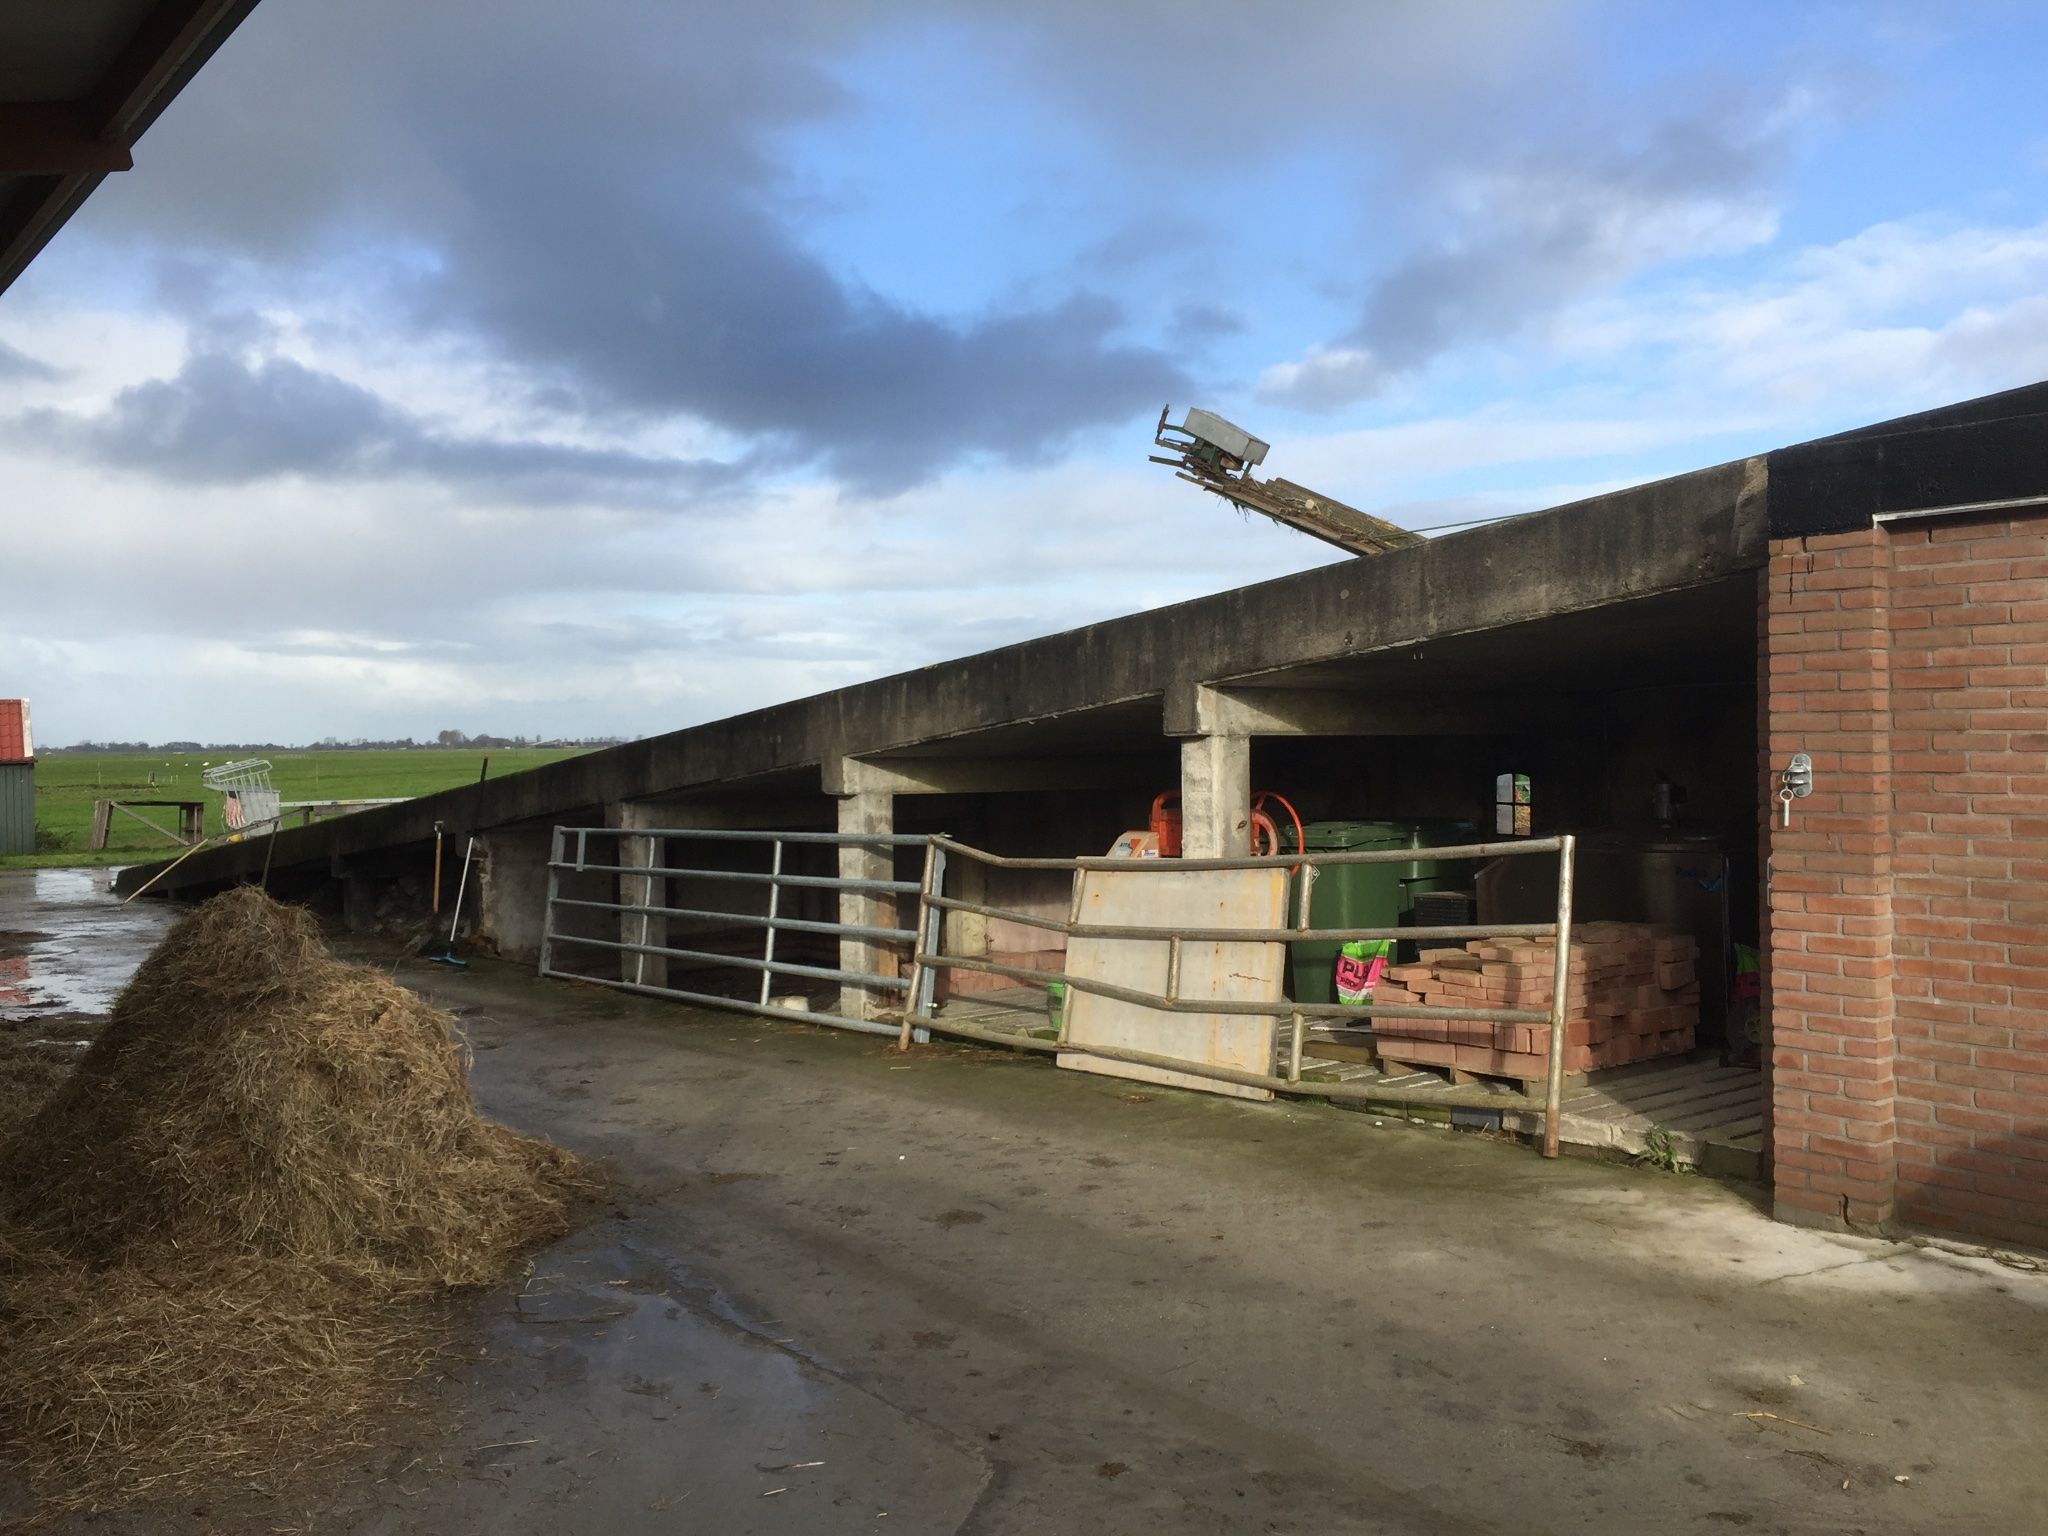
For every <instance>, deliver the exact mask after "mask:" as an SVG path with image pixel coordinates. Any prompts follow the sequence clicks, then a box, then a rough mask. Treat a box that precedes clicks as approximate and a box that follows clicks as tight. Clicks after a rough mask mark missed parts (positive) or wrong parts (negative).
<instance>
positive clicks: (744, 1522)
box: [336, 1221, 988, 1536]
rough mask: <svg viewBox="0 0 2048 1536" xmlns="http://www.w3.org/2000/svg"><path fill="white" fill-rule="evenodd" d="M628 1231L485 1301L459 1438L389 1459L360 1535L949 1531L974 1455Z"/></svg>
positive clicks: (556, 1256)
mask: <svg viewBox="0 0 2048 1536" xmlns="http://www.w3.org/2000/svg"><path fill="white" fill-rule="evenodd" d="M625 1232H626V1229H625V1227H624V1224H622V1223H618V1222H615V1221H606V1222H603V1223H600V1224H599V1226H598V1227H596V1228H595V1229H593V1230H591V1231H589V1232H586V1233H584V1234H583V1235H582V1236H580V1237H578V1238H573V1239H571V1240H570V1241H569V1242H568V1243H566V1244H564V1245H562V1246H561V1247H559V1248H557V1249H554V1250H552V1251H550V1252H549V1253H547V1254H544V1255H542V1256H541V1257H540V1259H539V1260H538V1261H537V1262H536V1264H535V1267H534V1273H533V1275H532V1276H531V1277H530V1278H529V1279H528V1281H527V1282H526V1284H525V1285H524V1286H523V1287H521V1288H520V1289H519V1290H518V1291H517V1292H516V1293H514V1294H510V1295H503V1296H500V1297H494V1298H492V1299H491V1300H490V1301H489V1302H488V1303H486V1304H485V1313H484V1317H483V1319H482V1332H483V1345H482V1349H481V1351H480V1353H479V1356H478V1359H477V1361H476V1363H475V1364H474V1365H473V1366H471V1367H469V1368H467V1369H465V1370H464V1371H463V1372H461V1373H460V1376H459V1379H458V1382H457V1384H456V1386H455V1391H456V1393H457V1395H458V1396H459V1398H460V1399H461V1400H463V1401H465V1402H467V1403H469V1404H471V1405H472V1409H471V1412H470V1413H469V1414H468V1415H466V1416H465V1417H466V1419H467V1428H466V1430H465V1432H464V1433H463V1434H462V1435H461V1436H460V1437H459V1439H458V1440H457V1441H456V1442H455V1443H453V1444H448V1445H443V1446H437V1447H433V1448H431V1449H429V1448H425V1447H420V1448H416V1449H414V1450H410V1451H400V1452H399V1453H398V1454H396V1455H395V1456H394V1457H393V1459H392V1461H391V1464H390V1469H389V1471H387V1473H386V1479H387V1480H385V1481H382V1482H381V1483H380V1485H378V1486H377V1487H375V1488H374V1489H373V1490H372V1491H371V1492H370V1497H369V1498H367V1499H366V1500H364V1501H363V1503H362V1505H359V1506H358V1507H357V1508H356V1509H353V1510H347V1511H337V1512H336V1513H340V1514H342V1515H343V1516H344V1518H343V1519H342V1521H341V1524H342V1526H343V1527H344V1528H346V1529H349V1530H351V1531H356V1532H363V1533H368V1532H380V1533H381V1532H390V1533H393V1536H396V1533H397V1532H400V1531H416V1530H421V1529H432V1530H436V1531H441V1532H446V1533H451V1536H454V1533H465V1536H466V1533H470V1532H475V1533H479V1536H481V1533H484V1532H490V1533H493V1536H501V1533H505V1532H512V1531H520V1532H523V1531H540V1530H547V1531H554V1530H567V1529H576V1530H593V1531H594V1530H603V1531H607V1532H617V1533H622V1536H633V1533H640V1532H654V1531H664V1532H666V1531H673V1530H677V1529H684V1530H715V1531H720V1532H762V1533H767V1532H789V1533H792V1536H794V1533H798V1532H803V1533H811V1532H821V1531H865V1530H883V1531H887V1530H899V1531H906V1530H951V1529H953V1528H954V1527H955V1526H956V1525H957V1524H958V1523H959V1521H960V1520H961V1519H962V1518H964V1517H965V1515H966V1514H967V1512H968V1510H970V1509H971V1508H972V1507H973V1505H974V1502H975V1500H976V1498H977V1497H978V1496H979V1493H980V1491H981V1488H982V1486H983V1484H984V1482H985V1480H986V1478H987V1475H988V1469H987V1465H986V1462H985V1461H984V1459H983V1457H982V1456H981V1455H980V1454H979V1452H978V1451H977V1450H975V1449H971V1448H969V1447H967V1446H965V1445H963V1444H962V1443H961V1442H959V1441H958V1440H957V1439H955V1438H954V1437H952V1436H950V1435H947V1434H945V1433H944V1432H943V1431H940V1430H938V1429H937V1428H935V1427H934V1426H933V1425H931V1424H929V1423H927V1422H925V1421H923V1420H922V1419H920V1418H919V1417H917V1416H915V1415H913V1414H907V1413H904V1412H902V1411H901V1410H899V1409H897V1408H895V1407H892V1406H891V1405H889V1404H887V1403H885V1402H882V1401H881V1400H879V1399H877V1398H875V1397H874V1396H872V1395H871V1394H869V1393H867V1392H865V1391H863V1390H862V1389H861V1388H860V1387H858V1386H857V1385H855V1384H853V1383H851V1382H849V1381H847V1380H845V1379H844V1378H842V1377H840V1376H838V1375H837V1374H835V1373H833V1372H831V1371H829V1370H826V1369H823V1368H821V1367H820V1366H818V1365H816V1364H814V1363H812V1362H811V1361H810V1360H809V1359H806V1358H805V1357H804V1356H802V1355H801V1354H799V1353H797V1352H795V1351H794V1349H793V1348H792V1343H793V1341H789V1340H783V1339H779V1338H777V1337H776V1336H774V1335H773V1334H772V1333H770V1332H768V1331H767V1330H768V1329H769V1328H771V1327H772V1324H769V1323H767V1322H765V1320H764V1321H762V1322H756V1323H751V1324H749V1323H744V1322H739V1321H736V1320H735V1314H734V1313H733V1311H732V1308H731V1307H730V1305H729V1304H728V1303H727V1302H726V1301H725V1299H724V1298H723V1297H722V1296H721V1295H720V1294H719V1292H718V1291H717V1289H716V1288H715V1287H714V1286H712V1285H710V1284H708V1283H706V1282H705V1281H703V1280H702V1279H700V1278H697V1277H695V1276H693V1275H691V1274H689V1273H688V1272H686V1271H685V1270H684V1269H682V1268H681V1267H680V1266H679V1265H676V1264H675V1263H673V1262H671V1261H669V1260H667V1259H666V1258H664V1257H662V1256H659V1255H655V1254H652V1253H649V1252H646V1251H643V1250H641V1249H640V1248H638V1247H636V1246H635V1245H634V1244H633V1242H632V1241H631V1240H630V1238H629V1237H627V1236H626V1235H625Z"/></svg>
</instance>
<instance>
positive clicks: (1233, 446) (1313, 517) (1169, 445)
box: [1149, 406, 1422, 555]
mask: <svg viewBox="0 0 2048 1536" xmlns="http://www.w3.org/2000/svg"><path fill="white" fill-rule="evenodd" d="M1171 409H1172V407H1171V406H1167V407H1165V408H1164V409H1162V410H1161V411H1160V413H1159V425H1158V426H1157V427H1156V428H1155V429H1154V430H1153V433H1152V441H1153V442H1154V443H1156V444H1158V445H1159V446H1160V447H1161V448H1165V449H1168V450H1170V451H1171V455H1172V456H1171V457H1167V456H1166V455H1162V454H1157V453H1155V454H1151V455H1149V457H1150V458H1151V460H1152V462H1153V463H1154V464H1164V465H1166V466H1168V467H1169V468H1171V469H1172V470H1173V472H1174V473H1175V474H1177V475H1179V476H1180V477H1181V479H1183V480H1185V481H1187V482H1188V483H1189V484H1190V485H1199V486H1200V487H1201V488H1202V489H1203V490H1205V491H1209V492H1211V493H1213V494H1215V495H1217V496H1221V497H1222V498H1223V499H1224V500H1225V501H1229V502H1233V503H1235V504H1236V505H1237V506H1239V507H1242V508H1243V509H1244V510H1245V511H1247V512H1256V513H1258V514H1259V515H1260V516H1262V517H1270V518H1271V519H1273V521H1274V522H1276V523H1279V524H1281V525H1283V526H1284V527H1288V528H1292V529H1295V530H1296V531H1297V532H1300V533H1305V534H1307V535H1309V537H1311V538H1316V539H1321V540H1322V541H1323V542H1324V543H1326V544H1334V545H1336V546H1337V547H1338V548H1339V549H1346V550H1349V551H1350V552H1351V553H1352V554H1354V555H1377V554H1382V553H1384V552H1385V551H1387V550H1390V549H1400V548H1403V547H1404V546H1406V545H1410V544H1420V543H1421V542H1422V535H1421V534H1419V533H1411V532H1409V531H1408V530H1407V529H1406V528H1402V527H1399V526H1398V525H1396V524H1394V523H1390V522H1388V521H1386V520H1385V519H1384V518H1378V517H1374V516H1373V515H1372V514H1371V513H1368V512H1361V511H1359V510H1358V509H1357V508H1356V507H1347V506H1346V505H1344V503H1343V502H1341V501H1338V500H1336V499H1335V498H1334V497H1330V496H1325V495H1323V494H1321V493H1320V492H1318V491H1311V490H1310V489H1308V487H1306V486H1302V485H1296V484H1295V483H1294V482H1293V481H1292V480H1278V479H1275V480H1260V479H1257V478H1255V477H1254V476H1253V474H1252V466H1253V465H1255V464H1263V463H1265V462H1266V454H1267V452H1268V451H1269V450H1270V448H1271V444H1269V443H1266V442H1264V441H1262V440H1261V439H1259V438H1256V437H1253V436H1252V435H1251V433H1249V432H1247V431H1245V430H1244V428H1242V427H1240V426H1237V425H1235V424H1234V423H1232V422H1228V421H1225V420H1224V419H1223V418H1222V417H1221V416H1218V415H1216V414H1215V413H1214V412H1213V411H1200V410H1190V411H1189V412H1188V413H1187V415H1186V416H1185V417H1184V418H1183V419H1182V421H1181V424H1180V425H1179V426H1177V427H1176V426H1171V425H1169V424H1168V423H1167V420H1166V416H1167V412H1168V411H1170V410H1171Z"/></svg>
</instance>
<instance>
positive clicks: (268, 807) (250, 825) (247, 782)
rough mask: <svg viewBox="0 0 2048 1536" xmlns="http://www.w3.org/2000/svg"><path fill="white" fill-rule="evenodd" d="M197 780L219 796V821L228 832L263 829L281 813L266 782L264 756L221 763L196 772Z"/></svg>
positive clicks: (267, 768) (273, 789) (272, 824)
mask: <svg viewBox="0 0 2048 1536" xmlns="http://www.w3.org/2000/svg"><path fill="white" fill-rule="evenodd" d="M199 782H200V783H201V784H202V785H204V786H205V787H206V788H208V789H210V790H212V791H213V792H214V793H215V794H217V795H219V796H220V815H221V821H222V822H223V823H224V824H225V825H226V827H227V829H228V831H230V832H256V831H262V830H266V829H269V828H272V827H275V826H276V825H277V822H278V819H279V818H280V817H281V816H283V814H284V807H283V804H282V802H281V801H279V799H278V797H277V786H276V785H274V784H272V783H271V782H270V760H269V759H268V758H262V757H245V758H243V759H241V760H240V761H239V762H233V763H221V764H220V765H218V766H217V767H213V768H208V769H207V770H206V771H205V772H203V773H202V774H200V775H199Z"/></svg>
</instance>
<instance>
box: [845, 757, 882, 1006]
mask: <svg viewBox="0 0 2048 1536" xmlns="http://www.w3.org/2000/svg"><path fill="white" fill-rule="evenodd" d="M839 830H840V831H841V832H842V833H849V834H852V833H882V834H886V833H890V832H893V831H895V830H896V797H895V796H894V795H893V794H890V793H889V792H888V791H886V790H867V791H864V792H861V793H858V794H850V795H843V796H841V797H840V800H839ZM894 869H895V859H894V857H893V856H892V854H891V852H890V850H889V849H888V848H886V847H880V848H874V847H867V846H865V845H860V844H850V843H849V844H844V845H842V846H841V847H840V849H839V877H840V878H841V879H842V880H887V879H889V878H890V876H891V873H892V872H893V871H894ZM894 911H895V903H894V902H891V901H888V900H887V899H886V898H885V897H884V896H883V895H882V893H879V892H872V891H841V892H840V893H839V921H841V922H842V923H860V924H864V925H867V926H870V927H889V926H892V925H891V924H890V923H888V922H887V921H886V919H887V918H888V917H889V916H890V915H891V914H892V913H893V912H894ZM888 961H889V950H888V947H887V946H886V945H884V944H880V943H877V942H876V941H874V940H872V939H860V938H842V939H841V940H840V941H839V968H840V969H841V970H842V971H864V972H867V973H869V974H879V973H881V971H882V970H883V968H884V966H885V965H887V964H888ZM884 1004H885V1000H884V998H883V996H882V994H880V993H878V992H875V991H873V990H872V989H870V988H867V987H863V986H859V985H856V984H855V983H852V982H845V983H842V984H841V986H840V989H839V1011H840V1012H841V1013H842V1014H844V1015H845V1016H846V1017H847V1018H849V1019H866V1018H873V1017H874V1016H875V1015H876V1014H877V1013H879V1012H880V1011H881V1010H882V1007H883V1006H884Z"/></svg>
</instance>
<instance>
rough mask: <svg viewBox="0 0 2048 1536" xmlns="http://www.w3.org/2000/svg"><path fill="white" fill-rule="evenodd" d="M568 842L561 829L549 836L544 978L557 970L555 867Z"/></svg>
mask: <svg viewBox="0 0 2048 1536" xmlns="http://www.w3.org/2000/svg"><path fill="white" fill-rule="evenodd" d="M436 825H437V826H438V825H439V823H438V822H437V823H436ZM568 841H569V840H568V838H567V836H566V835H565V834H564V833H563V831H562V829H561V828H560V827H557V828H555V830H554V831H553V832H551V833H549V834H548V904H547V905H546V906H545V907H543V908H541V914H540V973H541V975H543V976H548V975H552V974H553V973H554V969H555V898H556V897H557V896H559V895H560V894H561V892H562V872H561V871H560V870H559V869H557V868H556V867H555V866H556V865H558V864H560V863H561V862H562V859H563V857H564V856H565V855H566V854H567V853H568V851H569V850H568Z"/></svg>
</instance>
